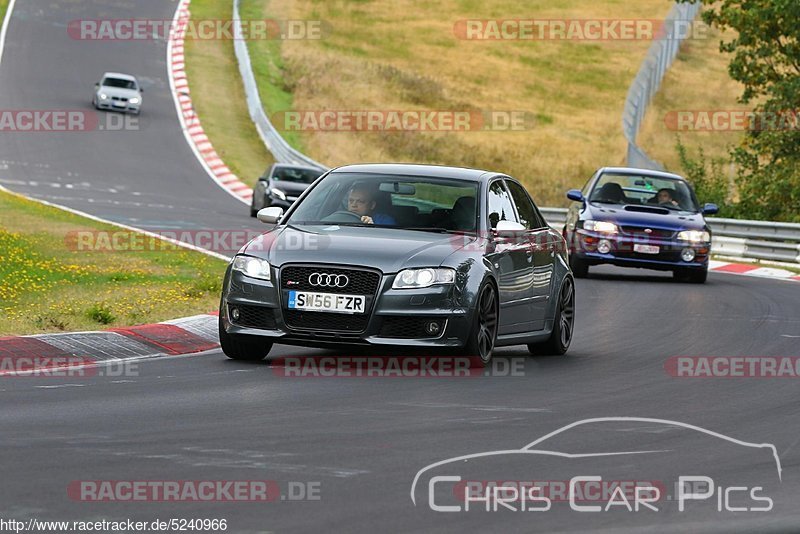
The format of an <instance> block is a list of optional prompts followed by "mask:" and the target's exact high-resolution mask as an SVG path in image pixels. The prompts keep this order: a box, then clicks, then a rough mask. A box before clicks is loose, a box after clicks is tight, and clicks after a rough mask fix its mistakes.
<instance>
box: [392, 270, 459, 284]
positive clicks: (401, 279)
mask: <svg viewBox="0 0 800 534" xmlns="http://www.w3.org/2000/svg"><path fill="white" fill-rule="evenodd" d="M455 279H456V270H455V269H451V268H449V267H440V268H438V269H433V268H426V269H405V270H402V271H400V272H399V273H397V276H396V277H395V279H394V283H393V284H392V289H419V288H423V287H430V286H432V285H434V284H452V283H453V282H454V281H455Z"/></svg>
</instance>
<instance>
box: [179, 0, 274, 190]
mask: <svg viewBox="0 0 800 534" xmlns="http://www.w3.org/2000/svg"><path fill="white" fill-rule="evenodd" d="M190 10H191V14H192V18H193V19H195V20H229V19H230V18H231V6H230V1H227V0H226V1H223V0H193V1H192V3H191V5H190ZM185 56H186V76H187V78H188V80H189V87H190V88H191V91H192V103H193V104H194V107H195V110H196V111H197V114H198V115H199V116H200V119H201V122H202V125H203V129H204V130H205V133H206V135H208V137H209V139H210V140H211V143H212V144H213V145H214V149H215V150H216V151H217V153H218V154H219V155H220V157H222V159H223V161H225V163H226V164H227V165H228V167H229V168H230V169H231V171H233V173H234V174H236V175H238V176H239V178H240V179H241V180H242V181H243V182H245V183H247V184H250V185H253V184H255V182H256V179H257V178H258V177H259V176H261V174H262V173H263V172H264V169H266V168H267V166H268V165H269V164H270V163H272V162H273V158H272V155H271V154H270V153H269V152H268V151H267V150H266V148H265V147H264V144H263V142H262V141H261V138H260V137H259V136H258V132H257V131H256V129H255V126H254V125H253V122H252V121H251V120H250V115H249V114H248V112H247V106H246V105H245V104H244V102H245V96H244V89H243V87H242V79H241V77H240V75H239V67H238V64H237V63H236V56H235V55H234V53H233V42H232V41H230V40H226V39H218V40H205V41H203V40H192V39H187V40H186V45H185Z"/></svg>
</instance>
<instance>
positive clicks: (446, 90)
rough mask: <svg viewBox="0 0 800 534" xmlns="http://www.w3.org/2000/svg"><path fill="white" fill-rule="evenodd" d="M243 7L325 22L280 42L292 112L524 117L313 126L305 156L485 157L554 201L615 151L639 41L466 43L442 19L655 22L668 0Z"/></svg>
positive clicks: (469, 161) (305, 2)
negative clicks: (481, 128)
mask: <svg viewBox="0 0 800 534" xmlns="http://www.w3.org/2000/svg"><path fill="white" fill-rule="evenodd" d="M244 4H245V5H246V6H249V8H248V9H249V10H250V12H252V11H253V10H254V9H255V8H258V7H260V8H261V9H262V12H263V13H264V15H265V17H272V18H277V19H311V20H322V21H323V23H324V24H325V27H326V29H327V30H326V33H325V35H324V38H323V39H321V40H316V41H315V40H302V41H284V42H283V43H282V46H281V48H280V50H281V56H282V64H283V67H284V75H285V77H286V80H285V85H286V86H287V87H290V88H292V90H293V98H294V102H293V104H292V106H293V109H297V110H324V109H329V110H330V109H333V110H393V109H394V110H420V109H428V110H439V109H453V110H513V111H517V110H519V111H525V112H527V113H528V114H529V115H530V116H532V117H534V123H533V124H532V125H530V127H529V128H528V129H526V130H525V131H521V132H466V133H455V132H449V133H441V132H439V133H427V132H426V133H374V132H371V133H369V132H363V133H355V132H337V133H322V132H314V133H309V134H305V135H304V136H303V139H302V144H303V145H304V146H305V147H306V149H307V150H308V152H309V154H310V155H311V156H312V157H314V158H315V159H317V160H318V161H322V162H325V163H327V164H329V165H339V164H344V163H352V162H362V161H387V160H391V161H413V162H428V163H440V164H450V165H465V166H474V167H484V168H490V169H492V170H498V171H504V172H508V173H510V174H512V175H514V176H516V177H518V178H520V179H522V180H523V181H525V183H526V184H527V185H528V188H529V190H530V191H531V192H532V193H533V194H534V197H535V198H536V200H537V201H538V202H539V203H540V204H543V205H558V204H564V203H565V201H564V200H563V195H564V191H565V190H566V189H567V188H569V187H572V186H578V185H582V184H583V182H584V181H585V180H586V178H588V176H589V175H590V174H591V173H592V172H593V171H594V170H595V169H596V168H597V167H599V166H602V165H608V164H621V163H623V162H624V156H625V143H624V139H623V137H622V133H621V126H620V123H621V115H622V108H623V103H624V99H625V95H626V93H627V89H628V86H629V84H630V82H631V80H632V79H633V77H634V75H635V73H636V71H637V69H638V68H639V64H640V62H641V60H642V59H643V57H644V55H645V53H646V51H647V48H648V47H649V46H650V42H648V41H601V42H578V41H541V42H533V41H465V40H460V39H457V38H456V37H455V35H454V32H453V25H454V23H455V22H456V21H457V20H459V19H468V18H481V19H485V18H537V19H548V18H549V19H570V18H580V19H590V18H591V19H595V18H599V19H609V18H623V19H634V18H648V19H658V18H663V17H664V16H665V15H666V14H667V12H668V11H669V9H670V7H671V5H670V3H669V2H666V1H664V0H639V1H637V2H630V1H628V0H599V1H595V2H591V3H590V2H586V1H580V0H558V1H546V0H535V1H531V0H527V1H525V0H505V1H503V2H500V3H493V4H492V5H491V7H487V6H486V4H485V3H483V2H478V1H456V0H444V1H442V2H436V3H434V2H430V3H426V2H418V1H413V0H402V1H397V2H393V1H392V2H390V1H388V0H381V1H374V2H343V1H340V0H334V1H325V2H322V1H315V0H245V1H244ZM254 4H257V5H254ZM261 82H262V83H266V82H265V81H264V80H261ZM263 91H264V89H263V87H262V92H263ZM269 111H270V112H275V111H279V110H269Z"/></svg>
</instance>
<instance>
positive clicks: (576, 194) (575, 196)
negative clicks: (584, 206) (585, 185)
mask: <svg viewBox="0 0 800 534" xmlns="http://www.w3.org/2000/svg"><path fill="white" fill-rule="evenodd" d="M567 198H568V199H570V200H574V201H575V202H583V200H584V199H583V193H581V192H580V190H579V189H570V190H569V191H567Z"/></svg>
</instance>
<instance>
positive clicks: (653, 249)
mask: <svg viewBox="0 0 800 534" xmlns="http://www.w3.org/2000/svg"><path fill="white" fill-rule="evenodd" d="M633 251H634V252H639V253H641V254H658V253H659V252H661V248H660V247H657V246H655V245H638V244H637V245H633Z"/></svg>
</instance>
